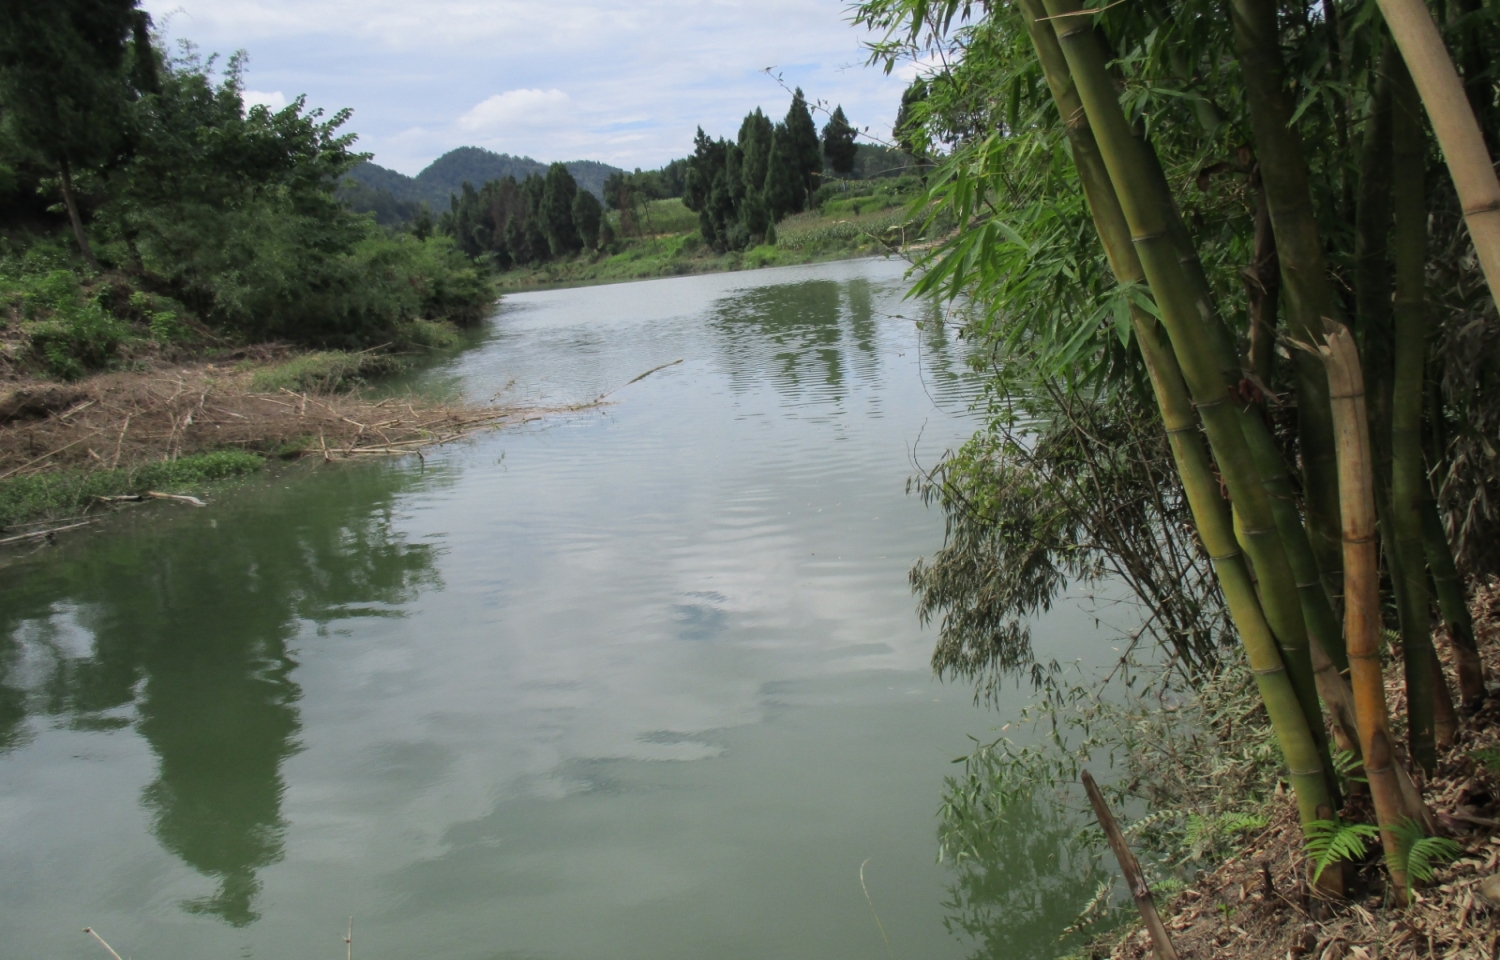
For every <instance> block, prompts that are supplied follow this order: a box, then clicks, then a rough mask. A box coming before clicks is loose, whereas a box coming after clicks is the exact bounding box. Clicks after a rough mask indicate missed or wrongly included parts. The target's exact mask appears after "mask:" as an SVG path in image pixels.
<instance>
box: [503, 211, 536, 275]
mask: <svg viewBox="0 0 1500 960" xmlns="http://www.w3.org/2000/svg"><path fill="white" fill-rule="evenodd" d="M526 222H527V215H526V212H525V211H524V210H523V211H521V212H520V213H517V214H515V215H514V216H512V217H511V218H510V219H509V220H507V221H506V222H505V251H506V253H508V254H510V258H511V260H512V261H514V262H515V263H518V264H527V263H530V262H531V261H533V260H535V259H536V257H535V255H534V254H533V253H532V252H531V243H530V242H529V238H528V236H527V231H526Z"/></svg>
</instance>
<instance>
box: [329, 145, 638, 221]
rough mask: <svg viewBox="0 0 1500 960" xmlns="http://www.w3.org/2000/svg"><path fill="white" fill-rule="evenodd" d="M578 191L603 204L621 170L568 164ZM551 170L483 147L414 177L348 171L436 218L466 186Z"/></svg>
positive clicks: (450, 155)
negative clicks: (423, 207)
mask: <svg viewBox="0 0 1500 960" xmlns="http://www.w3.org/2000/svg"><path fill="white" fill-rule="evenodd" d="M565 166H567V168H568V172H569V173H571V174H572V175H573V179H574V180H577V181H578V185H579V186H580V187H582V188H583V189H585V190H587V191H589V192H590V193H592V194H593V195H594V196H596V197H600V198H601V199H602V198H603V196H604V181H605V178H607V177H608V176H609V175H610V174H612V173H623V172H624V171H623V170H621V169H620V168H619V167H612V166H610V165H609V164H607V163H599V162H597V161H594V160H574V161H573V162H571V163H568V164H565ZM546 172H547V164H545V163H541V162H539V161H537V160H533V159H531V158H530V157H513V156H511V155H510V154H506V153H495V152H494V151H492V150H486V149H484V148H483V147H459V148H457V149H456V150H449V151H448V152H447V153H445V154H443V155H442V156H441V157H438V158H437V159H436V160H434V161H432V163H430V164H428V165H427V168H426V169H425V170H423V171H422V172H421V173H419V174H417V175H416V176H415V177H408V176H407V175H406V174H404V173H397V172H396V171H394V170H387V169H386V168H385V167H382V166H379V165H378V164H374V163H370V162H369V161H366V162H364V163H361V164H360V165H359V166H357V167H355V168H354V169H353V170H351V171H349V177H350V178H351V179H352V180H354V181H355V182H356V183H359V184H361V185H362V186H364V187H368V188H370V189H372V190H377V191H384V192H386V193H389V194H390V195H391V196H392V197H393V198H395V199H396V200H397V201H402V202H406V203H422V202H425V203H426V204H427V206H428V207H430V208H431V209H432V212H433V213H435V214H436V213H441V212H442V211H444V210H446V209H448V197H449V195H450V194H454V193H458V192H459V190H460V189H461V188H462V187H463V184H464V182H465V181H468V182H469V183H472V184H473V185H474V186H475V187H476V188H478V187H482V186H484V184H485V183H486V182H488V181H490V180H501V179H504V178H505V177H515V178H516V179H517V180H524V179H525V178H526V176H527V175H528V174H532V173H538V174H545V173H546Z"/></svg>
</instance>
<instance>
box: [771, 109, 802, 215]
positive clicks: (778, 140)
mask: <svg viewBox="0 0 1500 960" xmlns="http://www.w3.org/2000/svg"><path fill="white" fill-rule="evenodd" d="M790 140H791V136H790V135H789V134H788V132H787V128H786V125H785V124H780V123H778V124H777V125H776V126H775V128H774V129H772V131H771V151H770V155H769V156H768V157H767V159H766V184H765V188H764V196H765V201H766V208H767V209H768V210H769V211H770V214H771V219H772V220H773V221H774V220H780V219H781V218H782V217H784V216H786V215H787V214H789V213H800V212H801V211H802V208H803V206H804V205H805V204H806V201H807V190H806V184H805V183H804V182H803V180H802V177H801V174H800V172H799V171H798V169H797V161H796V155H795V153H794V150H795V147H794V146H793V145H792V144H791V143H790Z"/></svg>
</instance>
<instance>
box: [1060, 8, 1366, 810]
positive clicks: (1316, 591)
mask: <svg viewBox="0 0 1500 960" xmlns="http://www.w3.org/2000/svg"><path fill="white" fill-rule="evenodd" d="M1067 29H1076V28H1074V27H1068V28H1067ZM1098 43H1099V41H1098V39H1097V34H1095V39H1094V45H1095V46H1096V47H1097V46H1098ZM1101 55H1102V54H1101ZM1131 133H1132V136H1133V137H1134V138H1135V142H1136V151H1137V153H1138V154H1139V155H1140V156H1141V157H1143V158H1144V159H1145V167H1144V169H1145V173H1146V189H1147V190H1148V191H1149V197H1148V198H1147V200H1146V202H1147V203H1148V204H1152V205H1154V207H1155V208H1156V209H1158V210H1160V211H1162V212H1163V216H1164V218H1165V224H1166V231H1167V234H1168V236H1169V237H1170V239H1171V246H1172V248H1173V249H1174V250H1175V251H1176V254H1177V260H1178V264H1179V265H1180V266H1181V268H1182V274H1183V277H1184V278H1185V281H1186V284H1187V288H1188V291H1189V293H1190V295H1191V296H1192V298H1193V302H1194V304H1195V305H1196V307H1197V315H1198V319H1199V323H1200V329H1201V333H1202V335H1203V337H1204V338H1205V339H1206V342H1207V344H1208V347H1209V349H1210V351H1211V353H1212V354H1213V356H1214V358H1215V360H1216V362H1217V363H1218V365H1219V370H1220V375H1221V377H1222V378H1223V381H1224V383H1225V384H1227V385H1228V386H1229V387H1230V388H1231V389H1230V390H1229V393H1230V394H1231V395H1234V396H1236V397H1238V390H1237V389H1233V388H1237V387H1238V385H1239V384H1240V382H1241V380H1242V374H1241V371H1240V366H1239V360H1238V357H1237V355H1236V352H1235V347H1234V337H1233V335H1232V334H1231V333H1230V331H1229V327H1228V325H1226V324H1225V323H1224V318H1223V315H1222V313H1221V312H1220V311H1219V308H1218V304H1217V302H1216V301H1215V298H1214V294H1213V288H1212V286H1211V285H1210V284H1209V282H1208V275H1207V273H1205V271H1204V269H1203V262H1202V260H1200V259H1199V257H1198V250H1197V247H1196V246H1195V245H1194V244H1193V241H1192V236H1191V234H1189V232H1188V229H1187V226H1186V224H1184V223H1183V220H1182V215H1181V211H1180V210H1179V209H1178V207H1177V203H1176V201H1175V200H1174V198H1173V197H1172V192H1171V187H1170V186H1169V184H1168V183H1167V178H1166V173H1165V172H1164V171H1163V169H1162V166H1161V161H1160V159H1159V158H1158V157H1157V155H1156V151H1155V149H1154V148H1153V147H1152V146H1151V144H1150V141H1149V140H1147V139H1146V138H1145V137H1144V135H1143V134H1142V131H1141V129H1140V127H1139V126H1136V127H1134V128H1132V129H1131ZM1317 382H1318V383H1319V384H1320V385H1324V388H1325V392H1326V378H1324V377H1322V375H1321V370H1320V371H1319V377H1318V381H1317ZM1233 406H1234V409H1235V413H1236V414H1237V416H1238V419H1239V422H1240V429H1241V431H1242V432H1243V433H1244V436H1245V440H1246V442H1247V443H1248V444H1249V448H1250V451H1251V456H1252V459H1253V460H1254V463H1255V469H1256V471H1257V472H1258V474H1259V476H1260V482H1261V485H1262V486H1263V487H1264V488H1265V490H1266V494H1267V496H1268V497H1269V500H1270V505H1271V512H1272V516H1273V518H1274V525H1275V529H1276V534H1277V535H1278V536H1279V537H1280V539H1281V543H1282V546H1283V549H1284V550H1285V554H1286V561H1287V563H1288V564H1289V565H1290V569H1291V577H1290V579H1289V580H1286V579H1282V578H1279V577H1272V578H1270V579H1267V580H1266V581H1265V582H1264V583H1262V584H1261V589H1262V591H1266V590H1271V591H1286V590H1287V588H1288V587H1292V588H1293V590H1294V591H1295V592H1294V593H1293V592H1280V593H1278V596H1277V597H1276V598H1275V599H1274V601H1273V602H1272V603H1271V608H1272V609H1280V610H1287V611H1290V610H1292V609H1298V610H1299V611H1300V616H1299V617H1297V618H1296V619H1297V620H1300V625H1299V624H1297V623H1293V622H1291V619H1292V618H1291V617H1290V616H1289V617H1288V619H1287V621H1286V622H1283V623H1280V624H1277V636H1278V637H1279V638H1280V637H1286V636H1290V637H1292V640H1291V641H1290V642H1291V644H1292V651H1291V652H1290V653H1289V654H1288V656H1287V657H1286V660H1287V666H1288V669H1289V670H1290V671H1291V673H1292V677H1293V682H1294V683H1295V684H1297V687H1298V690H1299V693H1300V694H1301V695H1302V698H1303V705H1304V708H1305V709H1306V710H1307V714H1308V718H1307V719H1308V724H1309V726H1310V727H1311V728H1312V730H1313V736H1314V737H1315V738H1317V740H1318V743H1319V747H1320V749H1321V750H1323V751H1324V752H1325V754H1326V751H1327V749H1328V744H1327V735H1326V732H1325V728H1324V726H1323V717H1322V713H1321V711H1319V709H1318V696H1319V694H1321V695H1322V696H1323V699H1324V700H1325V702H1327V703H1328V704H1329V709H1330V712H1331V713H1332V714H1333V715H1334V718H1335V721H1336V722H1339V723H1340V726H1341V727H1342V721H1340V720H1339V718H1340V717H1347V716H1349V715H1350V714H1351V710H1350V708H1349V706H1348V697H1347V696H1341V690H1342V688H1343V686H1344V685H1343V684H1335V685H1334V686H1332V687H1328V688H1327V689H1325V687H1327V683H1326V680H1327V678H1326V677H1323V676H1320V673H1319V671H1318V670H1317V669H1316V667H1314V665H1313V663H1312V657H1311V655H1310V652H1309V653H1308V654H1306V655H1304V654H1301V653H1300V652H1299V651H1300V650H1301V649H1303V648H1307V647H1308V646H1309V644H1308V637H1309V636H1310V637H1311V638H1312V642H1313V643H1315V644H1318V645H1321V646H1322V648H1323V652H1324V653H1325V654H1326V655H1327V656H1328V658H1329V659H1330V660H1332V661H1333V663H1334V664H1335V666H1336V667H1337V668H1339V669H1340V670H1342V669H1347V667H1348V660H1347V658H1346V655H1345V653H1344V644H1343V637H1342V634H1341V632H1340V630H1339V627H1338V619H1337V616H1336V615H1335V614H1334V611H1333V605H1332V603H1331V602H1330V600H1329V596H1328V592H1327V590H1326V585H1325V583H1324V581H1323V579H1322V577H1321V575H1320V574H1321V571H1320V570H1319V569H1318V565H1317V560H1316V558H1315V555H1314V554H1313V551H1312V547H1311V544H1310V543H1309V540H1308V536H1307V531H1306V529H1305V528H1304V527H1303V526H1302V518H1301V515H1300V514H1299V512H1298V510H1297V503H1296V492H1295V490H1294V488H1293V486H1292V483H1291V477H1290V474H1289V472H1288V471H1287V469H1286V464H1285V461H1284V460H1283V458H1282V456H1281V452H1280V450H1279V449H1278V447H1277V446H1276V441H1275V438H1274V437H1272V436H1271V432H1270V429H1269V427H1268V426H1267V424H1266V422H1265V420H1264V419H1263V418H1262V417H1261V416H1260V413H1259V411H1258V410H1255V409H1252V408H1251V405H1250V404H1249V403H1247V402H1244V401H1243V400H1237V401H1235V402H1234V403H1233ZM1333 479H1334V480H1335V482H1336V481H1337V475H1336V474H1335V475H1334V477H1333ZM1334 504H1335V506H1337V499H1336V498H1335V501H1334ZM1335 516H1336V511H1335ZM1252 555H1253V553H1252ZM1334 569H1335V570H1337V567H1335V568H1334ZM1273 622H1274V621H1273ZM1340 739H1341V741H1349V742H1357V739H1358V738H1357V737H1356V736H1355V733H1354V730H1353V728H1352V726H1351V727H1348V728H1344V729H1342V730H1341V736H1340ZM1329 766H1330V768H1331V764H1329ZM1329 790H1330V791H1331V792H1332V793H1333V794H1334V795H1335V796H1336V795H1337V791H1338V783H1337V781H1336V780H1334V779H1330V782H1329Z"/></svg>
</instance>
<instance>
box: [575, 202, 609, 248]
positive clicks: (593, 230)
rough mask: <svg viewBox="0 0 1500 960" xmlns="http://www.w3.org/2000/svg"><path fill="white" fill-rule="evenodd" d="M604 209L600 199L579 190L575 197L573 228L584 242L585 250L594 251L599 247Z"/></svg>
mask: <svg viewBox="0 0 1500 960" xmlns="http://www.w3.org/2000/svg"><path fill="white" fill-rule="evenodd" d="M603 216H604V207H603V206H601V205H600V203H599V198H598V197H596V196H594V195H593V194H592V193H589V192H588V191H587V190H579V191H578V192H577V194H575V195H574V197H573V227H574V229H576V230H577V231H578V238H579V239H580V240H581V241H582V242H583V249H585V250H593V249H594V248H596V247H598V246H599V222H600V220H601V219H603Z"/></svg>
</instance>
